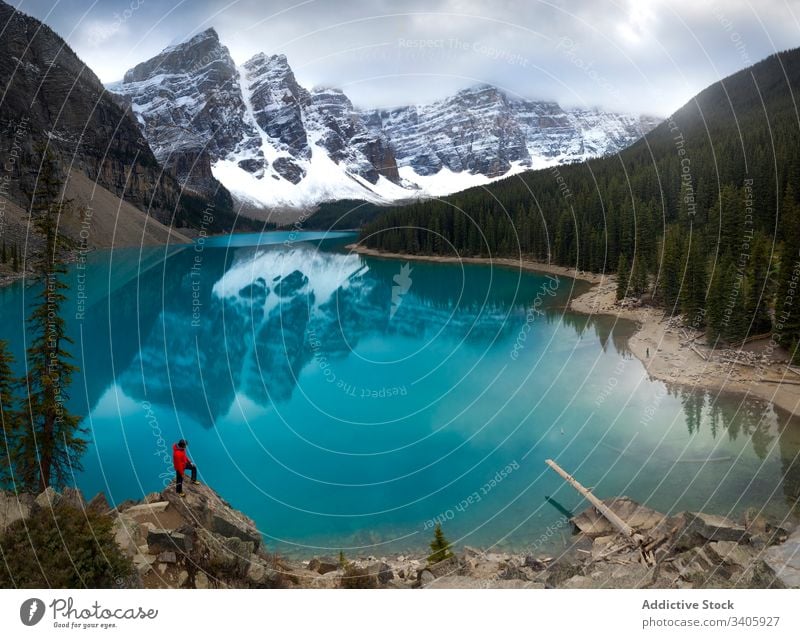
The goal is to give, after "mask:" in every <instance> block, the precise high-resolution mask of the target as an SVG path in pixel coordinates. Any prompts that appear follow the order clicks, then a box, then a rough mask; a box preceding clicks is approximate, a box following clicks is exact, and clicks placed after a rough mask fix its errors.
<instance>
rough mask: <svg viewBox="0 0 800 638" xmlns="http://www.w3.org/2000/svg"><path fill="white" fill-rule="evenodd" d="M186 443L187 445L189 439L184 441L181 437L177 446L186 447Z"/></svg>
mask: <svg viewBox="0 0 800 638" xmlns="http://www.w3.org/2000/svg"><path fill="white" fill-rule="evenodd" d="M187 445H189V441H184V440H183V439H181V440H180V441H178V447H180V448H184V447H186V446H187Z"/></svg>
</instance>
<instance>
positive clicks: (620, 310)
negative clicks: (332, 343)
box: [346, 244, 800, 416]
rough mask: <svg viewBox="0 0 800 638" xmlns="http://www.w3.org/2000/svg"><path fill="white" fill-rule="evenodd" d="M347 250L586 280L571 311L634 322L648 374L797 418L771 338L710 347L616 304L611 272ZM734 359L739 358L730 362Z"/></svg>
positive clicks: (636, 349) (634, 348)
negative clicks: (757, 403) (756, 402)
mask: <svg viewBox="0 0 800 638" xmlns="http://www.w3.org/2000/svg"><path fill="white" fill-rule="evenodd" d="M346 248H347V249H348V250H351V251H352V252H355V253H358V254H361V255H369V256H372V257H379V258H386V259H403V260H413V261H428V262H433V263H469V264H484V265H491V266H503V267H511V268H519V269H521V270H527V271H531V272H539V273H545V274H555V275H560V276H564V277H571V278H573V279H579V280H581V281H586V282H589V283H590V284H592V287H591V289H590V290H588V291H587V292H585V293H583V294H581V295H578V296H577V297H574V298H573V299H571V300H570V303H569V309H570V310H572V311H574V312H577V313H580V314H584V315H590V316H591V315H608V316H612V317H617V318H619V319H628V320H631V321H634V322H636V323H637V326H638V328H637V330H636V332H635V333H634V334H633V335H631V336H630V337H629V339H628V345H629V347H630V349H631V352H632V353H633V354H634V356H635V357H636V358H637V359H639V361H641V362H642V365H643V366H644V368H645V370H646V371H647V373H648V375H649V376H650V377H651V378H653V379H657V380H659V381H663V382H665V383H671V384H675V385H681V386H686V387H691V388H696V389H704V390H708V391H716V392H720V393H721V392H726V393H727V392H732V393H736V394H740V395H745V396H746V397H752V398H757V399H760V400H762V401H767V402H768V403H772V404H773V405H774V406H776V407H778V408H780V409H782V410H785V411H787V412H789V413H790V414H792V415H793V416H800V375H796V374H794V372H792V371H791V370H790V369H789V367H788V366H787V360H788V353H787V352H786V351H785V350H784V349H783V348H773V349H772V350H770V346H769V342H770V337H769V336H768V337H764V338H763V339H761V340H756V341H753V342H751V343H749V344H747V346H744V347H742V348H739V349H737V348H717V349H715V350H712V349H711V348H710V347H709V346H708V345H706V342H705V339H704V338H703V333H702V332H700V331H697V330H690V329H688V328H682V327H681V326H679V325H677V324H675V323H674V322H670V321H669V320H668V319H667V318H665V317H664V312H663V310H661V309H659V308H654V307H651V306H637V305H635V304H633V303H631V304H629V305H622V304H620V303H618V302H617V299H616V288H617V283H616V276H615V275H611V274H598V273H592V272H587V271H579V270H576V269H575V268H568V267H565V266H556V265H554V264H549V263H545V262H537V261H533V260H527V259H521V258H520V259H509V258H494V257H464V258H459V257H443V256H438V255H406V254H403V253H391V252H384V251H380V250H375V249H372V248H366V247H364V246H359V245H358V244H349V245H348V246H347V247H346ZM648 353H649V356H648ZM703 357H706V358H705V359H704V358H703ZM735 359H739V360H740V361H739V362H738V363H734V362H732V361H734V360H735Z"/></svg>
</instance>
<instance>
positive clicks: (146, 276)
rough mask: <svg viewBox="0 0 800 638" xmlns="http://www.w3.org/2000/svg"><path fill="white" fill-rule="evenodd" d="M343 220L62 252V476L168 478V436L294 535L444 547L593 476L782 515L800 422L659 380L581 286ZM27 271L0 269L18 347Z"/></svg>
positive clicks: (565, 505)
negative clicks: (359, 249)
mask: <svg viewBox="0 0 800 638" xmlns="http://www.w3.org/2000/svg"><path fill="white" fill-rule="evenodd" d="M352 241H353V235H348V234H338V235H330V234H329V235H327V236H323V235H322V234H314V233H295V234H290V233H268V234H264V235H260V236H259V235H237V236H234V237H233V238H229V237H215V238H211V239H208V240H206V241H205V242H203V243H200V244H196V245H192V246H173V247H170V248H168V249H165V248H163V247H161V248H146V249H142V250H139V249H126V250H115V251H113V252H103V251H98V252H96V253H93V254H91V255H90V256H89V257H88V258H87V262H86V264H85V265H84V264H79V265H73V266H71V267H70V270H69V273H68V275H67V280H68V281H69V283H70V284H71V290H70V293H69V294H70V296H71V298H70V301H69V303H68V307H67V309H66V310H67V320H68V325H69V331H70V334H71V335H72V337H73V338H74V340H75V343H74V345H73V346H72V354H73V355H74V358H75V362H76V363H77V365H78V366H79V367H80V368H81V373H80V374H78V375H76V377H75V380H74V383H73V386H72V388H71V393H70V394H71V396H70V405H71V407H72V409H73V410H74V411H76V412H77V413H79V414H82V415H85V420H84V426H85V428H86V431H87V434H86V436H87V438H88V439H89V440H90V447H89V451H88V452H87V454H86V456H85V457H84V459H83V469H82V470H80V471H76V473H75V482H76V484H77V485H78V486H79V487H80V488H82V489H83V490H84V492H85V493H87V495H88V496H91V495H93V494H94V493H96V492H98V491H104V492H105V493H106V494H107V496H108V497H109V500H110V501H112V502H117V503H118V502H121V501H123V500H125V499H130V498H141V497H142V496H143V495H144V494H147V493H149V492H153V491H156V490H161V489H163V487H164V485H165V484H167V483H168V482H169V481H170V480H171V479H172V476H173V473H172V465H171V447H172V443H173V442H174V441H176V440H177V439H179V438H186V439H188V440H189V443H190V445H189V454H190V456H191V457H192V458H193V460H194V461H195V462H196V464H197V465H198V467H199V470H200V477H201V480H202V481H204V482H206V483H208V484H209V485H211V486H212V487H213V488H214V489H216V490H217V491H218V492H219V493H220V495H221V496H222V497H223V498H225V499H226V500H227V501H229V502H230V503H231V504H232V505H233V506H234V507H236V508H238V509H241V510H242V511H244V512H245V513H247V514H248V515H249V516H251V517H252V518H253V519H254V520H255V521H256V522H257V524H258V526H259V529H260V530H261V532H262V533H263V534H264V538H265V540H266V542H267V545H268V547H269V548H270V549H273V550H277V551H280V552H282V553H285V554H290V555H311V554H320V553H323V552H327V553H333V552H336V551H338V550H340V549H341V550H344V551H345V552H346V553H348V554H351V555H357V554H364V555H366V554H373V555H382V554H383V555H385V554H389V553H394V552H405V551H410V550H420V549H422V548H424V547H425V546H426V544H427V543H428V542H429V541H430V539H431V537H432V527H433V522H434V521H436V520H439V521H442V522H443V527H444V530H445V533H446V534H447V536H448V537H449V538H450V540H452V541H454V542H455V543H456V544H457V545H463V544H469V545H473V546H481V547H485V548H489V547H497V548H501V549H516V550H525V549H527V550H530V551H548V549H551V548H552V547H557V546H560V545H561V543H562V542H563V538H564V537H566V536H567V535H568V534H569V533H570V529H569V525H568V524H567V523H566V520H565V517H564V512H570V511H573V510H575V511H578V510H580V509H581V508H582V507H584V506H585V504H583V503H582V502H581V499H580V497H579V496H578V495H577V494H576V493H575V492H574V491H573V490H572V489H571V488H570V487H568V486H566V485H565V484H564V483H563V481H562V480H561V479H560V478H559V477H558V476H556V475H555V474H554V473H553V472H552V471H551V470H549V469H548V468H547V467H546V466H545V463H544V461H545V459H548V458H553V459H555V460H556V461H558V462H559V463H560V464H561V465H562V466H563V467H564V468H565V469H566V470H568V471H569V472H571V473H573V474H575V475H576V477H577V478H578V479H579V480H580V481H581V482H582V483H583V484H584V485H587V486H592V487H593V489H594V492H595V494H597V495H598V496H600V497H610V496H617V495H623V494H624V495H628V496H630V497H632V498H634V499H636V500H639V501H641V502H644V503H646V504H648V505H650V506H651V507H654V508H656V509H659V510H662V511H672V512H677V511H680V510H686V509H690V510H691V509H703V510H705V511H709V512H715V513H719V514H728V515H731V516H740V515H741V514H742V513H743V512H744V510H746V509H747V508H749V507H756V508H757V509H759V510H763V511H765V512H766V513H768V514H770V515H772V516H784V515H786V514H787V513H789V512H790V511H791V510H792V509H793V508H796V503H797V501H798V498H800V460H798V451H800V423H798V420H797V419H794V418H789V417H788V416H787V415H786V414H784V413H779V412H776V411H775V410H774V409H773V408H772V407H771V406H770V405H768V404H764V403H761V402H758V401H754V400H749V399H748V400H744V399H743V398H742V397H739V396H728V395H724V396H717V395H709V394H707V393H704V392H691V391H688V390H686V389H680V388H667V387H666V386H665V385H664V384H663V383H661V382H659V381H654V380H650V379H648V377H647V374H646V372H645V370H644V368H643V366H642V365H641V364H640V362H639V361H637V360H636V359H635V358H632V356H631V355H630V353H629V352H628V351H627V346H626V344H627V337H628V336H629V335H630V334H631V331H632V329H633V326H632V325H631V324H628V323H624V322H616V323H615V322H614V321H613V320H611V319H609V318H607V317H601V318H598V317H593V318H590V317H586V316H582V315H578V314H573V313H568V312H566V311H565V307H566V305H567V303H568V300H569V298H570V296H574V295H575V294H579V293H580V292H581V291H583V290H586V287H587V284H584V283H581V282H576V281H574V280H572V279H568V278H564V277H561V278H555V277H549V276H545V275H538V274H533V273H521V272H518V271H516V270H514V269H505V268H497V267H490V266H482V265H459V264H439V263H424V262H413V261H412V262H403V261H395V260H387V259H377V258H372V257H364V256H359V255H356V254H352V253H350V252H349V251H348V250H347V249H346V248H345V246H346V245H347V244H348V243H350V242H352ZM34 292H35V287H25V286H24V285H23V284H22V283H17V284H15V285H13V286H10V287H7V288H4V289H0V308H2V317H3V321H2V330H1V332H0V337H2V338H7V339H9V340H10V342H11V345H12V350H13V352H14V354H15V356H16V357H17V359H18V361H20V360H22V355H23V352H24V347H25V342H24V339H25V337H24V334H23V323H22V318H23V317H24V316H25V314H26V311H25V306H26V304H27V303H28V302H29V301H30V300H32V297H33V293H34Z"/></svg>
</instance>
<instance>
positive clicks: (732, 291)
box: [722, 261, 749, 345]
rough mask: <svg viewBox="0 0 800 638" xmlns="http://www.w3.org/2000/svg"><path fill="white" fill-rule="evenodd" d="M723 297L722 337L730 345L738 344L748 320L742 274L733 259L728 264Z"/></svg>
mask: <svg viewBox="0 0 800 638" xmlns="http://www.w3.org/2000/svg"><path fill="white" fill-rule="evenodd" d="M725 279H726V288H727V290H726V297H725V304H726V305H725V320H724V322H723V326H722V338H723V339H724V340H725V341H727V342H728V343H729V344H731V345H739V344H740V343H741V342H742V340H743V339H744V338H745V337H746V336H747V328H748V327H749V322H748V320H747V317H746V315H745V290H744V276H743V275H742V272H741V268H740V267H737V266H736V264H735V263H733V261H731V262H730V264H729V265H728V274H727V277H726V278H725Z"/></svg>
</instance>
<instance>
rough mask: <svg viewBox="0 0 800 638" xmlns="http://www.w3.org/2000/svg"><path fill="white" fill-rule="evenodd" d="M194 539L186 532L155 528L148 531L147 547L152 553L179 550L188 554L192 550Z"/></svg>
mask: <svg viewBox="0 0 800 638" xmlns="http://www.w3.org/2000/svg"><path fill="white" fill-rule="evenodd" d="M192 545H193V543H192V539H191V538H190V537H189V536H187V535H186V534H182V533H181V532H178V531H175V530H169V529H161V528H154V529H150V530H149V531H148V532H147V548H148V549H149V551H150V553H151V554H155V555H158V554H160V553H161V552H178V553H182V554H187V553H189V552H190V551H192Z"/></svg>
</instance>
